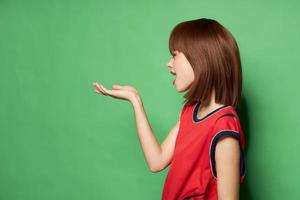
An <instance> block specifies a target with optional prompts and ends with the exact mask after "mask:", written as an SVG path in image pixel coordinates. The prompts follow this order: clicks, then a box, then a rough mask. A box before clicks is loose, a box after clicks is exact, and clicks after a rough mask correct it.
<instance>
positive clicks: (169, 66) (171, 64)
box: [167, 58, 173, 69]
mask: <svg viewBox="0 0 300 200" xmlns="http://www.w3.org/2000/svg"><path fill="white" fill-rule="evenodd" d="M167 67H168V68H170V69H171V68H172V67H173V62H172V58H171V59H170V60H169V62H168V63H167Z"/></svg>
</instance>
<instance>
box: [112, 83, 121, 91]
mask: <svg viewBox="0 0 300 200" xmlns="http://www.w3.org/2000/svg"><path fill="white" fill-rule="evenodd" d="M112 88H113V89H116V90H118V89H121V88H122V86H121V85H117V84H114V85H113V86H112Z"/></svg>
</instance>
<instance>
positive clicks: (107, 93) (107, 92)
mask: <svg viewBox="0 0 300 200" xmlns="http://www.w3.org/2000/svg"><path fill="white" fill-rule="evenodd" d="M100 88H101V89H102V91H103V92H104V93H105V94H106V95H110V91H109V90H108V89H106V88H105V87H104V86H103V85H101V84H100Z"/></svg>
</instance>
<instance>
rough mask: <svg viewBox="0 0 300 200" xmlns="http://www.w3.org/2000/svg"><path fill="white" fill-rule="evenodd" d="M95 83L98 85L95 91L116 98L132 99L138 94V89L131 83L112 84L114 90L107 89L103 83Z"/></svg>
mask: <svg viewBox="0 0 300 200" xmlns="http://www.w3.org/2000/svg"><path fill="white" fill-rule="evenodd" d="M93 85H94V86H95V87H96V90H95V92H96V93H98V94H103V95H106V96H107V95H108V96H111V97H113V98H116V99H124V100H128V101H130V100H131V99H132V98H134V96H135V95H138V91H137V90H136V89H135V88H134V87H132V86H130V85H125V86H121V85H117V84H114V85H113V86H112V90H109V89H106V88H105V87H104V86H103V85H101V84H98V83H97V82H94V83H93Z"/></svg>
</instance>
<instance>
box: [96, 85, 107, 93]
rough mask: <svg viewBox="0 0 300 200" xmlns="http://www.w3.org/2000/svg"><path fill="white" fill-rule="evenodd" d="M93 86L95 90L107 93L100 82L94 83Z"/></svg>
mask: <svg viewBox="0 0 300 200" xmlns="http://www.w3.org/2000/svg"><path fill="white" fill-rule="evenodd" d="M95 86H96V88H97V90H99V91H100V92H101V93H102V94H104V95H107V93H106V92H105V91H104V89H103V88H102V87H101V84H100V85H99V84H98V83H95Z"/></svg>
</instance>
